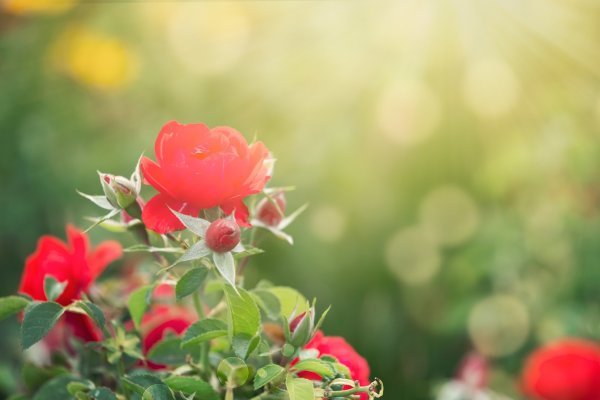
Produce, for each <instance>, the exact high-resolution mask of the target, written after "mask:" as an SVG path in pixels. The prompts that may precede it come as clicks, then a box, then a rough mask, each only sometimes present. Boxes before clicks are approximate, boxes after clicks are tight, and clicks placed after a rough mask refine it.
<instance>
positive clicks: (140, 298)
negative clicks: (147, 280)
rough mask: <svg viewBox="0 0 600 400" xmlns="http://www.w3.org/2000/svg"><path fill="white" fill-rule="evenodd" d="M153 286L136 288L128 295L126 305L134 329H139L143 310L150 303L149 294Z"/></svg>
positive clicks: (144, 310)
mask: <svg viewBox="0 0 600 400" xmlns="http://www.w3.org/2000/svg"><path fill="white" fill-rule="evenodd" d="M153 290H154V286H152V285H150V286H142V287H141V288H139V289H136V290H135V291H134V292H133V293H132V294H131V295H130V296H129V301H128V302H127V306H128V307H129V313H130V314H131V320H132V321H133V323H134V325H135V327H136V329H140V322H141V321H142V317H143V316H144V312H146V309H147V308H148V304H149V303H150V299H149V298H150V296H151V294H152V291H153Z"/></svg>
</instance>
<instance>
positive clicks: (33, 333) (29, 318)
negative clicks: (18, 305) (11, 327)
mask: <svg viewBox="0 0 600 400" xmlns="http://www.w3.org/2000/svg"><path fill="white" fill-rule="evenodd" d="M63 312H64V309H63V308H62V306H61V305H60V304H58V303H54V302H51V301H49V302H47V303H38V304H35V305H33V306H32V307H31V308H29V309H28V310H27V311H26V312H25V318H24V319H23V325H21V341H22V343H23V349H24V350H26V349H28V348H29V347H31V346H32V345H33V344H35V343H37V342H39V341H40V340H41V339H42V338H43V337H44V336H46V334H47V333H48V332H49V331H50V329H52V327H53V326H54V324H56V322H57V321H58V319H59V318H60V316H61V315H62V314H63Z"/></svg>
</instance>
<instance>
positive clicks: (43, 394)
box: [33, 375, 83, 400]
mask: <svg viewBox="0 0 600 400" xmlns="http://www.w3.org/2000/svg"><path fill="white" fill-rule="evenodd" d="M71 382H83V380H82V379H78V378H75V377H73V376H69V375H60V376H57V377H55V378H53V379H51V380H49V381H48V382H46V383H45V384H44V385H43V386H42V387H41V388H40V390H38V392H37V393H36V394H35V396H33V400H59V399H60V400H68V399H72V398H73V396H71V394H69V391H68V390H67V385H68V384H69V383H71Z"/></svg>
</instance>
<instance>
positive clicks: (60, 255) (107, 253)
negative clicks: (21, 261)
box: [19, 225, 122, 306]
mask: <svg viewBox="0 0 600 400" xmlns="http://www.w3.org/2000/svg"><path fill="white" fill-rule="evenodd" d="M67 237H68V243H64V242H62V241H61V240H60V239H58V238H56V237H54V236H42V237H41V239H40V240H39V241H38V246H37V249H36V251H35V252H34V253H33V254H32V255H30V256H29V257H28V258H27V260H26V262H25V270H24V271H23V276H22V278H21V285H20V287H19V292H21V293H24V294H27V295H29V296H31V297H32V298H33V299H34V300H42V301H45V300H47V299H46V295H45V293H44V278H45V277H46V275H50V276H53V277H54V278H55V279H56V280H57V281H59V282H67V285H66V286H65V290H64V291H63V293H62V294H61V295H60V296H59V297H58V298H57V299H56V302H58V303H60V304H62V305H63V306H66V305H69V304H71V303H72V302H73V301H75V300H77V299H79V298H80V297H81V294H82V293H84V292H86V291H87V290H88V288H89V287H90V285H91V284H92V282H94V280H95V279H96V278H97V277H98V275H100V274H101V273H102V271H103V270H104V268H106V266H107V265H108V264H110V263H111V262H112V261H114V260H116V259H117V258H119V257H121V254H122V249H121V245H120V244H119V243H117V242H115V241H112V240H111V241H106V242H103V243H101V244H100V245H99V246H98V247H96V248H94V249H92V248H90V246H89V243H88V238H87V236H86V235H85V234H84V233H83V232H81V231H80V230H78V229H77V228H75V227H73V226H71V225H67Z"/></svg>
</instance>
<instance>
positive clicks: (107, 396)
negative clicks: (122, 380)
mask: <svg viewBox="0 0 600 400" xmlns="http://www.w3.org/2000/svg"><path fill="white" fill-rule="evenodd" d="M89 394H90V396H92V398H93V399H94V400H117V396H116V395H115V394H114V393H113V392H112V391H111V390H110V389H109V388H106V387H99V388H97V389H94V390H92V391H91V392H90V393H89Z"/></svg>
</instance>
